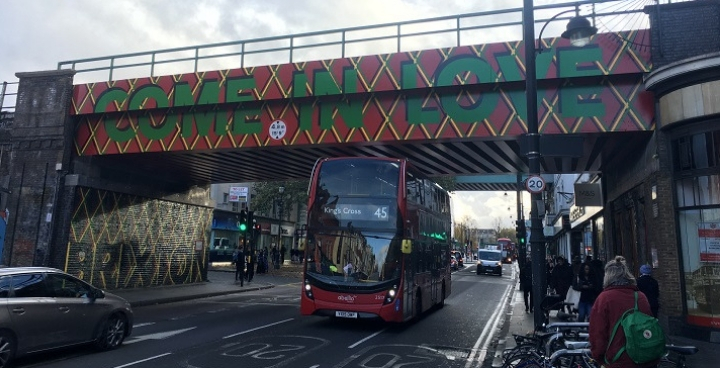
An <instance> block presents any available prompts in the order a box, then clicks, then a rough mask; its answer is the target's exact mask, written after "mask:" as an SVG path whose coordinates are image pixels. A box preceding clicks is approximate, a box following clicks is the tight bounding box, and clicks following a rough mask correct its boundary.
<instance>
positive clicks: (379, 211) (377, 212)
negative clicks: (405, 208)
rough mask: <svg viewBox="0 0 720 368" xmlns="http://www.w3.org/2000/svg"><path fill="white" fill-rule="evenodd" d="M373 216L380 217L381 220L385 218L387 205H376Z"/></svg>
mask: <svg viewBox="0 0 720 368" xmlns="http://www.w3.org/2000/svg"><path fill="white" fill-rule="evenodd" d="M375 217H377V218H379V219H382V220H387V218H388V207H387V206H383V207H378V209H377V210H375Z"/></svg>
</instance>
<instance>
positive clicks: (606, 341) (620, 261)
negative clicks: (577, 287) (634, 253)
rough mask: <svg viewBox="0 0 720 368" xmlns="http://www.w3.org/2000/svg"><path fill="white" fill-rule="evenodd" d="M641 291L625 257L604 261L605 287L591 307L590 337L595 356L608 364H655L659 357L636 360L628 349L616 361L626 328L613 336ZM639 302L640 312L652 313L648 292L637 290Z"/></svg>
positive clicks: (611, 366) (621, 366)
mask: <svg viewBox="0 0 720 368" xmlns="http://www.w3.org/2000/svg"><path fill="white" fill-rule="evenodd" d="M637 291H639V290H638V288H637V282H636V280H635V277H633V275H632V273H631V272H630V270H629V269H628V267H627V265H626V264H625V258H623V257H621V256H616V257H615V259H613V260H612V261H610V262H608V263H607V264H606V265H605V279H604V280H603V291H602V292H601V293H600V295H598V297H597V299H596V300H595V304H593V306H592V309H591V311H590V326H589V335H590V337H589V341H590V351H591V353H592V357H593V359H595V361H597V362H598V363H599V364H604V367H605V368H625V367H642V368H649V367H656V366H657V364H658V361H651V362H648V363H644V364H636V363H635V362H633V361H632V359H630V356H628V355H627V353H623V354H622V355H620V358H619V359H618V360H617V361H615V362H613V363H608V362H610V361H612V360H613V358H614V357H615V355H616V354H617V352H618V351H620V349H621V348H623V347H624V346H625V332H624V331H623V329H622V328H619V329H617V332H616V335H615V337H614V338H613V340H612V341H610V336H611V334H612V332H613V329H614V327H615V324H616V323H617V322H618V321H619V320H620V318H622V316H623V314H624V313H625V312H626V311H627V310H629V309H633V308H634V307H635V292H637ZM637 295H638V298H637V306H638V309H640V311H641V312H643V313H647V314H650V313H652V311H651V309H650V303H649V302H648V299H647V298H646V297H645V294H643V293H640V292H638V293H637Z"/></svg>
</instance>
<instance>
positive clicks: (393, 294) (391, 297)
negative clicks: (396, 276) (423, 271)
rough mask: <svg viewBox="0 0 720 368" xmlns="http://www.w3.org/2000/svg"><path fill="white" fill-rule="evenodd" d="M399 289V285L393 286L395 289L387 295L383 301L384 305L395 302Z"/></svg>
mask: <svg viewBox="0 0 720 368" xmlns="http://www.w3.org/2000/svg"><path fill="white" fill-rule="evenodd" d="M397 288H398V287H397V285H393V287H392V288H391V289H390V290H388V291H387V292H386V293H385V300H383V304H390V303H392V302H393V300H395V297H396V296H397Z"/></svg>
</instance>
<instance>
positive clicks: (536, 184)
mask: <svg viewBox="0 0 720 368" xmlns="http://www.w3.org/2000/svg"><path fill="white" fill-rule="evenodd" d="M525 188H527V190H528V192H530V193H540V192H542V191H543V190H545V180H543V178H542V176H540V175H530V176H528V178H527V180H526V181H525Z"/></svg>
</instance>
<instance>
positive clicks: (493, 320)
mask: <svg viewBox="0 0 720 368" xmlns="http://www.w3.org/2000/svg"><path fill="white" fill-rule="evenodd" d="M509 294H510V285H508V286H507V287H506V288H505V293H503V296H502V298H500V303H498V304H499V306H498V307H497V308H495V312H494V313H493V314H492V316H490V320H488V323H487V324H485V328H483V330H482V333H480V337H478V339H477V341H476V342H475V345H474V346H473V348H472V352H471V353H470V356H469V357H468V360H467V363H465V368H470V367H471V366H472V365H473V363H475V361H477V362H479V363H481V364H482V361H483V360H484V359H485V355H486V354H487V347H488V345H490V341H491V340H492V335H493V334H492V331H495V329H496V328H497V325H498V323H499V322H500V316H501V315H502V313H503V310H504V308H502V304H503V303H505V300H506V299H507V298H508V295H509ZM483 341H484V343H483ZM480 344H483V346H482V349H479V350H478V348H480ZM476 354H477V357H476ZM476 358H477V359H476Z"/></svg>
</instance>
